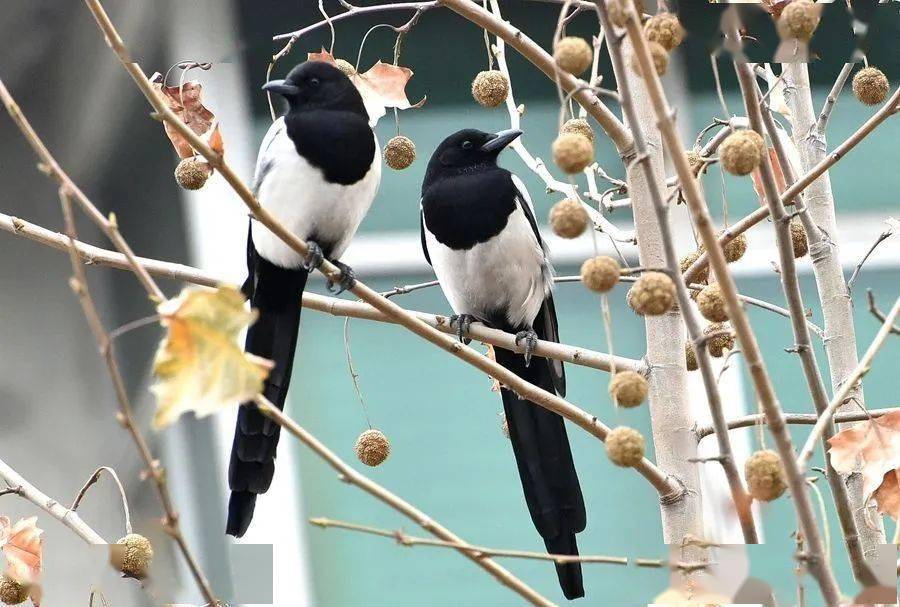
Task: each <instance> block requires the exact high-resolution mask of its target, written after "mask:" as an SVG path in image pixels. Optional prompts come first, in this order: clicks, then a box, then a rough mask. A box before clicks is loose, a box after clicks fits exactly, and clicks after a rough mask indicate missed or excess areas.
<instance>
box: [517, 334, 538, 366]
mask: <svg viewBox="0 0 900 607" xmlns="http://www.w3.org/2000/svg"><path fill="white" fill-rule="evenodd" d="M521 341H524V342H525V353H524V354H525V366H526V367H527V366H528V365H530V364H531V355H532V354H533V353H534V349H535V348H536V347H537V342H538V336H537V333H535V332H534V329H528V330H527V331H519V332H518V333H516V345H517V346H518V345H519V342H521Z"/></svg>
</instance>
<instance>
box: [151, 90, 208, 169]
mask: <svg viewBox="0 0 900 607" xmlns="http://www.w3.org/2000/svg"><path fill="white" fill-rule="evenodd" d="M150 84H151V85H152V86H153V88H154V89H155V90H156V91H157V92H158V93H159V96H160V98H161V99H162V100H163V102H165V104H166V106H168V108H169V109H170V110H172V112H174V113H175V115H176V116H178V117H179V118H180V119H181V121H182V122H184V123H185V124H186V125H188V126H189V127H190V129H191V130H192V131H194V132H195V133H196V134H197V135H199V136H200V137H201V138H203V139H204V140H205V141H206V143H207V144H209V147H211V148H212V149H213V150H214V151H216V152H218V153H219V154H224V153H225V145H224V142H223V141H222V133H221V132H220V130H219V121H218V120H217V119H216V116H215V114H213V113H212V112H211V111H209V109H207V108H206V106H204V105H203V101H202V98H203V85H202V84H200V81H199V80H189V81H188V82H185V83H183V84H182V85H181V86H165V85H164V83H163V77H162V75H161V74H159V73H158V72H157V73H156V74H153V76H151V77H150ZM163 126H164V127H165V129H166V135H168V136H169V140H170V141H171V142H172V145H173V146H174V147H175V151H176V152H178V156H179V157H181V158H190V157H191V156H196V155H197V154H198V153H199V152H198V151H197V150H195V149H194V148H193V147H192V146H191V144H190V143H189V142H188V140H187V139H185V138H184V136H182V135H181V133H179V132H178V131H177V130H176V129H175V127H173V126H172V125H170V124H169V123H168V122H165V123H163Z"/></svg>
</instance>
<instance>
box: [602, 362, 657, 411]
mask: <svg viewBox="0 0 900 607" xmlns="http://www.w3.org/2000/svg"><path fill="white" fill-rule="evenodd" d="M648 388H649V385H648V384H647V380H646V379H645V378H644V376H643V375H641V374H640V373H637V372H635V371H620V372H619V373H616V374H615V375H613V376H612V379H611V380H610V382H609V395H610V396H612V397H613V399H614V400H615V402H617V403H618V404H619V406H621V407H625V408H627V409H630V408H632V407H637V406H638V405H640V404H641V403H642V402H644V399H645V398H646V397H647V390H648Z"/></svg>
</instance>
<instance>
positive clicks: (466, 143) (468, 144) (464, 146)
mask: <svg viewBox="0 0 900 607" xmlns="http://www.w3.org/2000/svg"><path fill="white" fill-rule="evenodd" d="M462 149H464V150H471V149H472V142H471V141H469V140H466V141H463V142H462Z"/></svg>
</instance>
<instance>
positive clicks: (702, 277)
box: [678, 251, 709, 283]
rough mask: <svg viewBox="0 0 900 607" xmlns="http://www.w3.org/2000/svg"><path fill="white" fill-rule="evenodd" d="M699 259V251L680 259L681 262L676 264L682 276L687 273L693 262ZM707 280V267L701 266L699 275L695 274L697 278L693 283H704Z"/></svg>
mask: <svg viewBox="0 0 900 607" xmlns="http://www.w3.org/2000/svg"><path fill="white" fill-rule="evenodd" d="M698 259H700V252H699V251H691V252H690V253H688V254H687V255H685V256H684V257H682V258H681V261H679V262H678V266H679V267H680V268H681V273H682V274H684V273H685V272H687V271H688V268H690V267H691V266H692V265H694V262H695V261H697V260H698ZM707 280H709V266H703V269H702V270H700V273H699V274H697V278H695V279H694V282H700V283H705V282H706V281H707Z"/></svg>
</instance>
